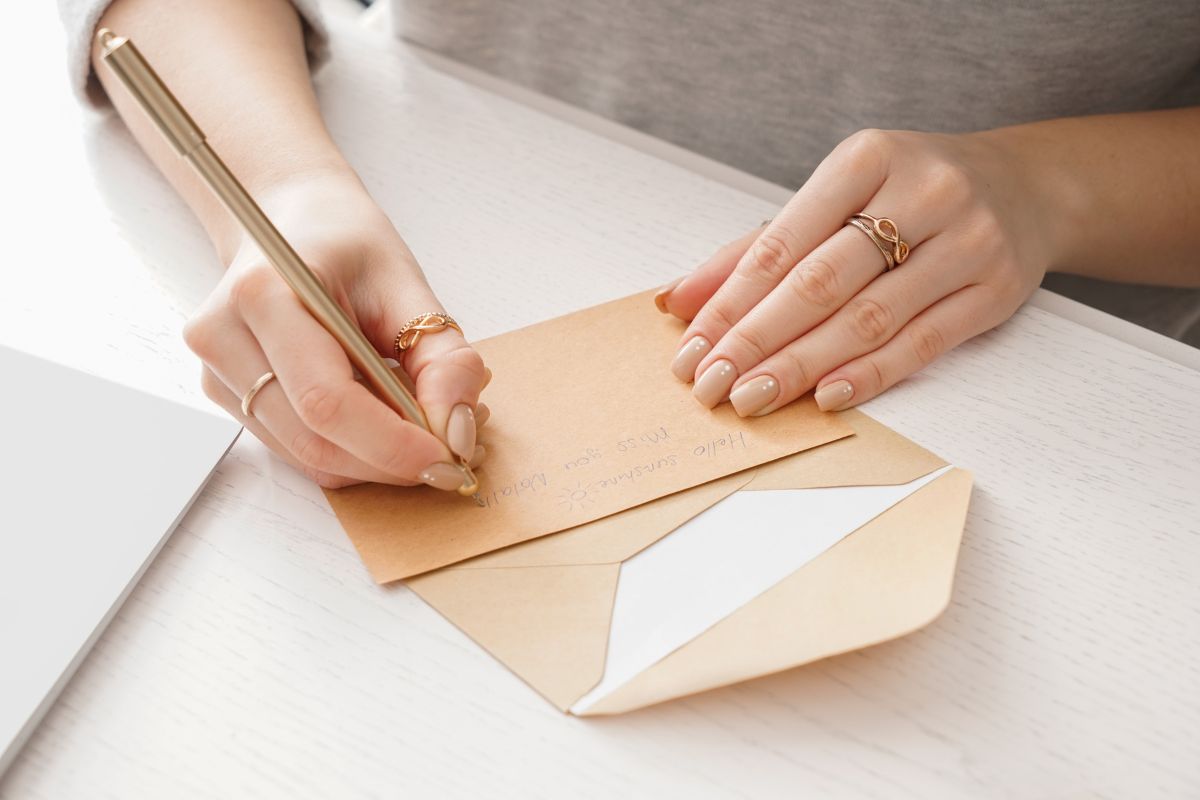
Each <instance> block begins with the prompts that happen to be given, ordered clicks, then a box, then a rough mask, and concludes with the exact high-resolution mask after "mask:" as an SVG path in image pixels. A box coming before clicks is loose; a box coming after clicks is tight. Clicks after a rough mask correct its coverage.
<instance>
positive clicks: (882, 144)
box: [840, 128, 894, 172]
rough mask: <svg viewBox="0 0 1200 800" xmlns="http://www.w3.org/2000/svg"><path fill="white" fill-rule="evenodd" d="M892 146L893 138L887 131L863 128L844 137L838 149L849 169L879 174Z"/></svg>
mask: <svg viewBox="0 0 1200 800" xmlns="http://www.w3.org/2000/svg"><path fill="white" fill-rule="evenodd" d="M893 146H894V137H893V135H892V134H891V133H889V132H888V131H882V130H879V129H878V128H864V129H863V130H860V131H857V132H855V133H852V134H850V136H848V137H846V139H845V140H844V141H843V142H842V144H841V146H840V149H842V150H843V152H844V154H845V156H846V158H847V160H848V162H849V164H850V166H851V167H853V168H855V169H860V170H862V171H864V172H880V171H882V166H883V164H884V162H885V161H886V160H887V157H888V154H889V153H891V151H892V148H893Z"/></svg>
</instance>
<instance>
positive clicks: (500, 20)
mask: <svg viewBox="0 0 1200 800" xmlns="http://www.w3.org/2000/svg"><path fill="white" fill-rule="evenodd" d="M392 1H393V2H395V4H396V8H395V9H394V13H393V19H394V20H395V21H396V28H397V30H396V33H397V35H399V36H401V37H403V38H405V39H407V40H409V41H412V42H414V43H417V44H420V45H422V46H424V47H426V48H429V49H431V50H434V51H436V52H440V53H442V54H444V55H447V56H449V57H451V58H454V59H457V60H459V61H462V62H465V63H467V64H470V65H471V66H474V67H477V68H479V69H482V70H484V71H486V72H488V73H491V74H494V75H497V76H499V77H502V78H505V79H508V80H510V81H513V82H516V83H519V84H523V85H525V86H527V87H530V88H533V89H535V90H537V91H540V92H543V93H545V94H548V95H551V96H553V97H557V98H559V99H561V100H565V101H567V102H569V103H572V104H574V105H577V106H580V107H583V108H586V109H589V110H591V111H594V112H596V113H599V114H602V115H604V116H606V117H608V118H610V119H614V120H616V121H618V122H621V123H624V124H626V125H629V126H631V127H634V128H638V129H640V130H643V131H646V132H648V133H651V134H653V135H655V136H658V137H660V138H663V139H666V140H668V141H671V142H674V143H676V144H679V145H682V146H684V147H686V148H688V149H690V150H694V151H697V152H699V153H702V154H704V155H707V156H710V157H712V158H715V159H717V160H720V161H723V162H725V163H728V164H732V165H733V166H736V167H739V168H741V169H743V170H746V171H748V172H752V173H754V174H756V175H759V176H761V177H764V178H767V179H768V180H771V181H774V182H776V183H780V184H783V185H785V186H792V187H798V186H799V185H801V184H802V183H803V182H804V180H805V179H806V178H807V176H808V175H809V173H810V172H811V171H812V170H813V168H814V167H815V166H816V165H817V163H818V162H819V161H820V160H821V159H822V158H823V157H824V156H825V155H826V154H827V153H828V152H829V151H830V150H831V149H832V148H833V146H834V145H836V144H837V142H838V141H840V140H841V139H842V138H844V137H845V136H847V135H848V134H850V133H852V132H854V131H855V130H858V129H860V128H867V127H872V128H900V129H910V130H929V131H946V132H958V131H971V130H981V129H986V128H996V127H1001V126H1004V125H1014V124H1019V123H1023V122H1031V121H1034V120H1039V119H1048V118H1053V117H1063V116H1078V115H1085V114H1099V113H1111V112H1123V111H1139V110H1146V109H1154V108H1171V107H1179V106H1187V105H1200V3H1198V2H1196V0H1010V2H1004V3H982V2H971V0H840V2H837V3H827V2H816V0H808V2H797V0H741V1H740V2H736V3H731V2H723V1H722V0H652V1H651V2H644V1H643V2H635V1H634V0H392ZM108 2H110V0H59V6H60V10H61V11H62V15H63V19H64V22H65V24H66V26H67V28H68V31H69V32H70V37H71V38H70V41H71V52H70V54H69V57H70V59H71V65H72V69H73V73H74V75H75V76H76V85H77V86H78V87H79V88H80V90H81V92H82V91H84V89H85V87H86V86H87V85H88V74H89V73H88V63H87V52H88V50H87V46H88V40H89V38H90V36H91V33H92V30H93V28H94V27H95V23H96V20H97V19H98V18H99V16H100V14H101V13H102V10H103V9H104V8H105V7H106V6H107V3H108ZM294 2H295V4H296V6H297V8H298V9H299V10H300V12H301V14H302V15H303V16H304V17H305V19H306V21H307V22H308V24H309V27H308V30H309V45H310V48H311V50H312V52H313V53H314V55H315V57H316V58H317V59H319V58H321V57H322V53H323V43H324V40H325V33H324V29H323V27H322V26H321V22H320V16H319V13H318V9H317V0H294ZM90 96H91V97H92V98H93V99H95V98H96V97H97V95H96V94H95V92H94V87H93V92H92V94H91V95H90ZM1048 284H1050V285H1051V288H1055V289H1058V290H1061V291H1064V292H1065V293H1068V294H1072V295H1074V296H1076V297H1078V298H1079V299H1082V300H1084V301H1085V302H1089V303H1092V304H1093V305H1098V306H1100V307H1102V308H1106V309H1107V310H1110V311H1113V312H1114V313H1117V314H1119V315H1121V316H1125V317H1127V318H1130V319H1133V320H1134V321H1136V322H1138V323H1139V324H1143V325H1146V326H1147V327H1151V328H1153V329H1156V330H1159V331H1162V332H1165V333H1167V334H1169V335H1172V336H1175V337H1176V338H1180V339H1184V340H1186V341H1190V342H1191V343H1192V344H1195V345H1198V346H1200V292H1193V291H1183V290H1176V289H1161V288H1157V289H1156V288H1145V289H1141V290H1136V291H1131V290H1130V289H1128V288H1123V289H1120V290H1114V288H1113V287H1110V286H1109V285H1108V284H1104V283H1102V282H1098V281H1087V280H1084V279H1074V278H1069V277H1066V276H1052V277H1051V278H1049V279H1048Z"/></svg>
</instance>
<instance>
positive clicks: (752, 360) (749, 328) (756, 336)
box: [729, 324, 772, 364]
mask: <svg viewBox="0 0 1200 800" xmlns="http://www.w3.org/2000/svg"><path fill="white" fill-rule="evenodd" d="M729 336H730V337H732V339H733V342H732V346H731V347H730V348H729V349H730V350H731V351H732V352H733V353H736V354H737V356H735V357H734V359H733V360H734V362H740V363H743V364H757V363H758V362H760V361H762V360H763V359H764V358H766V357H767V356H768V355H770V354H771V352H772V348H771V342H770V340H769V337H768V336H767V334H766V332H765V331H763V329H762V328H761V327H760V326H758V325H745V324H743V325H737V326H735V327H734V328H733V330H731V331H730V332H729Z"/></svg>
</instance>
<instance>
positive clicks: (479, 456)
mask: <svg viewBox="0 0 1200 800" xmlns="http://www.w3.org/2000/svg"><path fill="white" fill-rule="evenodd" d="M485 458H487V448H486V447H484V446H483V445H481V444H477V445H475V452H474V453H472V454H471V457H470V458H468V459H467V466H468V467H470V468H471V469H475V468H476V467H478V466H479V465H480V464H482V463H483V460H484V459H485Z"/></svg>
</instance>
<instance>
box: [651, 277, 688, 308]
mask: <svg viewBox="0 0 1200 800" xmlns="http://www.w3.org/2000/svg"><path fill="white" fill-rule="evenodd" d="M686 277H687V276H686V275H681V276H679V277H678V278H676V279H675V280H673V281H671V282H670V283H664V284H663V287H662V288H661V289H659V290H658V293H657V294H655V295H654V306H655V308H657V309H658V310H659V311H661V312H662V313H664V314H669V313H671V312H670V311H668V310H667V296H668V295H670V294H671V292H673V291H675V287H676V286H678V285H679V284H680V283H682V282H683V279H684V278H686Z"/></svg>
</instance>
